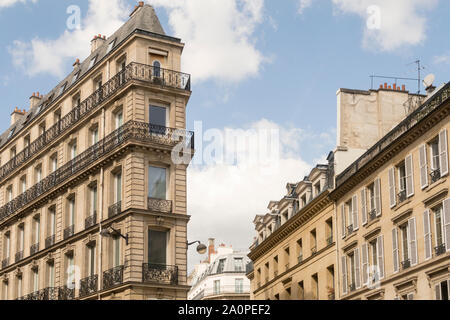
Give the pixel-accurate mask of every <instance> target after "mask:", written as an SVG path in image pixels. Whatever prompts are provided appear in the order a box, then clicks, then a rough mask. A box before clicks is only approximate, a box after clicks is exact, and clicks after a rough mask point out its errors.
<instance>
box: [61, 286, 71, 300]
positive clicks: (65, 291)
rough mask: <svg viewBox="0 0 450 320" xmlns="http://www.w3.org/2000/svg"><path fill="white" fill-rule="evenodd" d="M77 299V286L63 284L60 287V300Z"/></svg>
mask: <svg viewBox="0 0 450 320" xmlns="http://www.w3.org/2000/svg"><path fill="white" fill-rule="evenodd" d="M73 299H75V286H74V287H73V288H69V287H68V286H62V287H59V289H58V300H73Z"/></svg>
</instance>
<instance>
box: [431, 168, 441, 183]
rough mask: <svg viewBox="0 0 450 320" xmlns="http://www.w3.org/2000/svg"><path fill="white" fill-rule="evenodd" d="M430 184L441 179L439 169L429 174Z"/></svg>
mask: <svg viewBox="0 0 450 320" xmlns="http://www.w3.org/2000/svg"><path fill="white" fill-rule="evenodd" d="M430 179H431V183H432V184H433V183H435V182H437V181H439V179H441V169H436V170H434V171H432V172H431V173H430Z"/></svg>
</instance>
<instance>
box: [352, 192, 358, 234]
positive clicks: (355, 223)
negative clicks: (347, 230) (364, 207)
mask: <svg viewBox="0 0 450 320" xmlns="http://www.w3.org/2000/svg"><path fill="white" fill-rule="evenodd" d="M352 215H353V230H358V229H359V220H358V196H357V195H356V194H355V195H354V196H353V198H352Z"/></svg>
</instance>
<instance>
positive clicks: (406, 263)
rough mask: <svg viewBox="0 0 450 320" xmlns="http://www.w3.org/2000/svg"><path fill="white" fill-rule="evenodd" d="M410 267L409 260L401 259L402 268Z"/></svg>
mask: <svg viewBox="0 0 450 320" xmlns="http://www.w3.org/2000/svg"><path fill="white" fill-rule="evenodd" d="M409 267H411V260H410V259H406V260H405V261H402V270H405V269H408V268H409Z"/></svg>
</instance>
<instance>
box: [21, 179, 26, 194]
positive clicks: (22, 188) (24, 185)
mask: <svg viewBox="0 0 450 320" xmlns="http://www.w3.org/2000/svg"><path fill="white" fill-rule="evenodd" d="M20 191H21V193H24V192H26V191H27V176H23V177H22V178H21V179H20Z"/></svg>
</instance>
